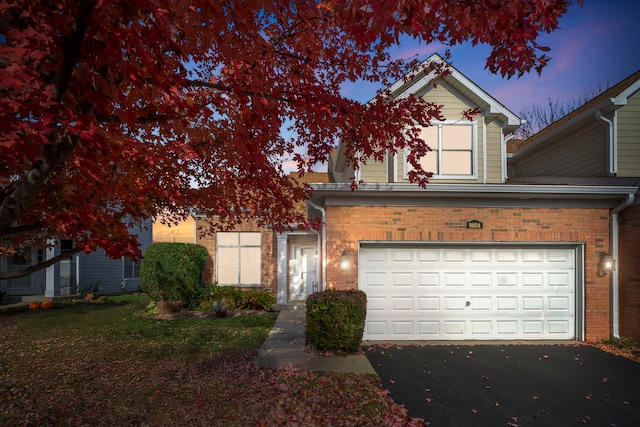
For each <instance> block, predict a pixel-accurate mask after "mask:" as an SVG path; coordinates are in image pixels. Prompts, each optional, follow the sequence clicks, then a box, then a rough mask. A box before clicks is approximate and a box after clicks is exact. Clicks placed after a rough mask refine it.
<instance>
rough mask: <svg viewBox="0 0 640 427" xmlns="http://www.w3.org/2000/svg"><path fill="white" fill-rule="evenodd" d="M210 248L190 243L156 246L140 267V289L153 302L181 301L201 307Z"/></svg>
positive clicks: (146, 255)
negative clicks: (204, 268) (205, 269)
mask: <svg viewBox="0 0 640 427" xmlns="http://www.w3.org/2000/svg"><path fill="white" fill-rule="evenodd" d="M207 256H208V252H207V248H205V247H204V246H200V245H194V244H190V243H170V242H162V243H154V244H152V245H150V246H149V247H148V248H147V250H146V251H145V253H144V259H143V260H142V265H141V266H140V289H141V290H142V291H143V292H145V293H147V294H148V295H149V296H150V297H151V298H152V299H153V300H154V301H180V302H181V303H182V304H183V305H187V306H199V305H200V299H201V297H202V293H203V287H202V285H201V283H200V276H201V274H202V268H203V267H204V264H205V262H206V260H207Z"/></svg>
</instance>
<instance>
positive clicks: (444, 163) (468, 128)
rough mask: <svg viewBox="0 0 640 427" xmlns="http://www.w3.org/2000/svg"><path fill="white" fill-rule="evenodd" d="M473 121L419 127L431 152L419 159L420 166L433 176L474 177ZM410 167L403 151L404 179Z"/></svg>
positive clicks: (475, 129) (446, 177) (475, 160)
mask: <svg viewBox="0 0 640 427" xmlns="http://www.w3.org/2000/svg"><path fill="white" fill-rule="evenodd" d="M476 135H477V124H476V123H475V122H460V121H457V122H434V123H433V124H432V126H428V127H424V128H422V132H421V135H420V137H421V138H422V139H423V140H424V141H426V143H427V145H428V146H429V147H430V148H431V150H432V151H430V152H429V153H427V155H426V156H424V157H422V158H421V159H420V165H421V166H422V168H423V169H424V170H425V171H427V172H433V178H444V179H474V178H477V173H478V172H477V170H478V156H477V146H478V142H477V137H476ZM411 170H413V166H412V165H411V164H410V163H409V162H408V161H407V152H406V151H405V153H404V171H403V177H404V179H408V177H409V172H410V171H411Z"/></svg>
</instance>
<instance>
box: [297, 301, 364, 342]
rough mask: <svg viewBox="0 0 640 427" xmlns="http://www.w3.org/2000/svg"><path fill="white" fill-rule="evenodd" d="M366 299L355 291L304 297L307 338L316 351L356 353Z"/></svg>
mask: <svg viewBox="0 0 640 427" xmlns="http://www.w3.org/2000/svg"><path fill="white" fill-rule="evenodd" d="M366 315H367V295H366V294H365V293H364V292H363V291H358V290H347V291H338V290H326V291H322V292H316V293H314V294H311V295H309V296H308V297H307V313H306V320H307V335H308V337H309V340H310V341H311V343H312V344H313V345H314V346H315V347H316V348H318V349H319V350H327V351H334V352H338V353H354V352H357V351H358V350H359V349H360V344H361V343H362V334H363V333H364V322H365V318H366Z"/></svg>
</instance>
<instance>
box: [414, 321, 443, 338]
mask: <svg viewBox="0 0 640 427" xmlns="http://www.w3.org/2000/svg"><path fill="white" fill-rule="evenodd" d="M418 333H419V334H420V336H421V338H424V339H432V338H438V337H439V336H440V322H437V321H419V322H418Z"/></svg>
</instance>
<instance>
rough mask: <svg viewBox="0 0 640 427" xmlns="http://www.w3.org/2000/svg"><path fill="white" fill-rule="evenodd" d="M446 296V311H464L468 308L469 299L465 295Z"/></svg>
mask: <svg viewBox="0 0 640 427" xmlns="http://www.w3.org/2000/svg"><path fill="white" fill-rule="evenodd" d="M443 298H444V311H462V310H464V309H465V308H466V305H467V301H466V298H464V297H450V296H445V297H443Z"/></svg>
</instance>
